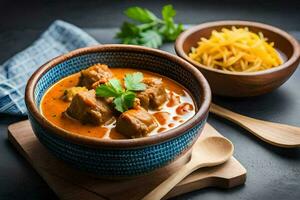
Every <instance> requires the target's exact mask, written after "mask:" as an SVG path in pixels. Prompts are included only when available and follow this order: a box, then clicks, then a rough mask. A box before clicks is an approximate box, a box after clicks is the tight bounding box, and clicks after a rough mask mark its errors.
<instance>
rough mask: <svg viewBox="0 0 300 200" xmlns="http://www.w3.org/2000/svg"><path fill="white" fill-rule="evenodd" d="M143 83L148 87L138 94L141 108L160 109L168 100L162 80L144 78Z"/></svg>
mask: <svg viewBox="0 0 300 200" xmlns="http://www.w3.org/2000/svg"><path fill="white" fill-rule="evenodd" d="M143 82H144V83H145V84H146V85H147V88H146V90H144V91H142V92H138V93H137V98H138V99H139V100H140V104H141V106H142V107H144V108H145V109H149V108H150V109H158V108H159V107H160V106H161V105H162V104H163V103H164V102H166V101H167V99H168V96H167V92H166V90H165V87H164V86H163V83H162V80H161V79H158V78H144V80H143Z"/></svg>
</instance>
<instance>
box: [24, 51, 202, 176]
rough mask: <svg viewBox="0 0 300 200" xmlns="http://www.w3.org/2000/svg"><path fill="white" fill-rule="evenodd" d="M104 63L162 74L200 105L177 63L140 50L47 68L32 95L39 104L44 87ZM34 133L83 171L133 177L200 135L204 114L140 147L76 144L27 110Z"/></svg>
mask: <svg viewBox="0 0 300 200" xmlns="http://www.w3.org/2000/svg"><path fill="white" fill-rule="evenodd" d="M96 63H105V64H107V65H109V66H110V67H129V68H140V69H145V70H149V71H152V72H156V73H159V74H162V75H165V76H167V77H169V78H171V79H173V80H175V81H177V82H179V83H181V84H182V85H184V86H185V87H186V88H187V89H188V90H189V91H190V92H191V93H192V94H193V96H194V97H195V101H196V102H198V105H197V106H198V107H199V106H200V104H201V101H200V96H201V94H200V91H199V86H198V85H197V83H196V79H195V78H194V77H193V76H192V74H190V73H191V72H189V71H187V70H185V69H184V68H182V67H181V66H179V65H178V64H177V63H174V62H172V61H169V60H167V59H164V58H161V57H158V56H153V55H151V54H147V53H140V52H115V51H113V52H98V53H89V54H85V55H80V56H77V57H73V58H71V59H69V60H67V61H64V62H62V63H60V64H58V65H56V66H55V67H53V68H51V69H50V70H48V71H47V72H46V73H45V74H44V75H43V76H42V77H41V78H40V80H39V81H38V82H37V84H36V87H35V91H34V98H35V103H36V105H37V106H38V107H39V106H40V102H41V99H42V97H43V95H44V93H45V92H46V91H47V89H48V88H49V87H50V86H51V85H53V84H54V83H55V82H57V81H58V80H60V79H61V78H63V77H65V76H68V75H70V74H73V73H76V72H78V71H80V70H81V69H84V68H86V67H88V66H90V65H93V64H96ZM28 115H29V119H30V122H31V125H32V128H33V130H34V133H35V134H36V136H37V137H38V139H39V140H40V142H41V143H42V144H44V145H45V146H46V147H47V148H48V149H49V150H50V151H51V152H52V153H53V154H54V155H56V156H57V157H58V158H60V159H62V160H64V161H66V162H68V163H70V164H71V165H72V166H75V167H77V168H80V169H82V170H85V171H88V172H92V173H96V174H98V175H101V176H109V177H117V176H133V175H140V174H143V173H147V172H149V171H152V170H154V169H157V168H160V167H162V166H164V165H166V164H168V163H170V162H171V161H173V160H174V159H175V158H177V157H178V156H179V155H181V154H182V153H183V152H184V151H186V150H187V149H189V148H190V147H191V145H192V144H193V142H194V141H195V139H196V138H197V137H198V136H199V134H200V132H201V130H202V128H203V126H204V124H205V122H206V117H205V118H204V119H203V120H202V121H201V122H200V123H199V124H197V125H196V126H195V127H193V128H191V129H189V130H188V131H186V132H185V133H183V134H181V135H179V136H177V137H175V138H172V139H170V140H168V141H165V142H162V143H158V144H154V145H150V146H142V147H140V148H128V149H124V148H123V149H117V148H111V149H107V148H103V149H101V148H99V147H97V148H93V147H88V146H84V145H79V144H75V143H72V142H70V141H68V140H67V139H64V138H62V137H59V136H57V135H56V134H54V133H51V132H50V130H48V129H44V128H43V127H42V125H41V124H40V123H38V122H37V121H36V119H35V118H34V117H33V116H32V114H31V113H30V111H28Z"/></svg>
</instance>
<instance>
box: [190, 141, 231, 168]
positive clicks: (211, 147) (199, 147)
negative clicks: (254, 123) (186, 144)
mask: <svg viewBox="0 0 300 200" xmlns="http://www.w3.org/2000/svg"><path fill="white" fill-rule="evenodd" d="M233 149H234V148H233V144H232V143H231V142H230V141H229V140H228V139H226V138H224V137H220V136H212V137H208V138H206V139H204V140H202V141H199V142H197V143H196V144H195V147H194V148H193V151H192V158H193V159H191V161H197V162H198V163H199V161H203V163H206V164H207V165H208V164H211V165H209V166H214V165H218V164H221V163H224V162H225V161H226V160H228V159H229V158H230V157H231V156H232V154H233ZM208 162H210V163H208Z"/></svg>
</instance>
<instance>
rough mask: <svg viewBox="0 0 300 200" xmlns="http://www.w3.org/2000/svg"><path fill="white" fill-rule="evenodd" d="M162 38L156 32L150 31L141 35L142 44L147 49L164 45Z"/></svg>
mask: <svg viewBox="0 0 300 200" xmlns="http://www.w3.org/2000/svg"><path fill="white" fill-rule="evenodd" d="M162 41H163V38H162V36H161V35H160V34H159V33H158V32H157V31H154V30H148V31H146V32H142V33H141V39H140V44H141V45H143V46H146V47H151V48H158V47H159V46H161V45H162Z"/></svg>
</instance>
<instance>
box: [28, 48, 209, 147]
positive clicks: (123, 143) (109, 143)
mask: <svg viewBox="0 0 300 200" xmlns="http://www.w3.org/2000/svg"><path fill="white" fill-rule="evenodd" d="M105 51H116V52H118V51H124V52H139V53H147V54H151V55H154V56H158V57H161V58H164V59H167V60H171V61H173V62H176V63H178V64H179V65H181V66H182V67H184V68H185V69H186V70H188V71H190V72H192V74H193V75H194V77H195V78H196V79H197V81H198V83H199V86H200V87H202V89H203V95H202V97H201V101H202V104H201V107H200V108H198V111H197V112H196V114H195V115H194V116H193V117H192V118H191V119H190V120H189V121H187V122H185V123H184V124H182V125H181V126H179V127H177V128H174V129H172V130H169V131H166V132H164V133H163V134H158V135H153V136H149V137H145V138H137V139H122V140H105V139H100V138H93V137H88V136H82V135H79V134H74V133H71V132H69V131H66V130H63V129H62V128H59V127H57V126H55V125H54V124H52V123H50V122H49V121H48V120H47V119H46V118H45V117H44V116H43V115H42V114H41V113H40V111H39V108H38V107H37V106H36V104H35V101H34V89H35V86H36V84H37V82H38V80H39V79H40V78H41V77H42V76H43V75H44V74H45V73H46V72H47V71H48V70H50V69H51V68H53V67H54V66H56V65H57V64H59V63H62V62H64V61H66V60H68V59H71V58H73V57H76V56H81V55H86V54H90V53H97V52H105ZM193 95H194V94H192V96H193ZM210 102H211V90H210V87H209V84H208V82H207V80H206V79H205V78H204V76H203V75H202V73H201V72H200V71H199V70H197V69H196V68H195V67H194V66H192V65H191V64H190V63H188V62H187V61H185V60H184V59H182V58H180V57H178V56H176V55H172V54H170V53H167V52H165V51H162V50H157V49H152V48H147V47H141V46H136V45H122V44H105V45H97V46H92V47H85V48H80V49H77V50H74V51H71V52H69V53H67V54H64V55H61V56H58V57H56V58H54V59H52V60H50V61H49V62H47V63H45V64H44V65H42V66H41V67H40V68H39V69H38V70H37V71H35V73H34V74H33V75H32V76H31V77H30V79H29V80H28V83H27V86H26V90H25V103H26V106H27V109H28V112H29V114H31V116H32V117H33V118H34V119H35V120H36V121H37V123H39V124H40V125H42V127H43V128H46V129H48V130H50V132H51V133H54V134H55V135H56V136H60V137H62V138H64V139H66V140H67V141H70V142H73V143H75V144H79V145H85V146H88V147H93V148H97V147H98V148H120V149H126V148H137V147H143V146H149V145H154V144H159V143H162V142H165V141H167V140H170V139H172V138H175V137H178V136H181V135H182V134H183V133H185V132H186V131H188V130H190V129H191V128H193V127H195V126H196V125H197V124H199V123H200V122H201V121H202V120H204V119H205V117H206V116H207V114H208V110H209V106H210Z"/></svg>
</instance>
